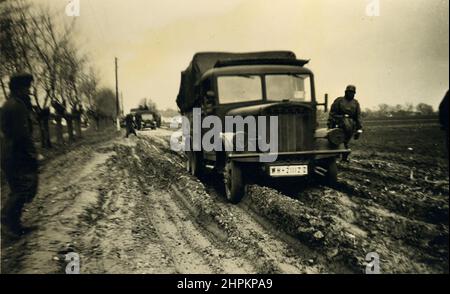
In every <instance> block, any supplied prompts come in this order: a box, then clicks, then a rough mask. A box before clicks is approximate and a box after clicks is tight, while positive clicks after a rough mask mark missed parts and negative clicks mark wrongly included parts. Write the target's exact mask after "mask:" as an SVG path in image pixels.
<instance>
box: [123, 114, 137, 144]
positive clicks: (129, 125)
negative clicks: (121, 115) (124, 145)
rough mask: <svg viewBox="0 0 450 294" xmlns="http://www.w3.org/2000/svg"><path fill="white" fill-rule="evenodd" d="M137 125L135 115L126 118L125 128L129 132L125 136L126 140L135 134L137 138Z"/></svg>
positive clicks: (128, 115)
mask: <svg viewBox="0 0 450 294" xmlns="http://www.w3.org/2000/svg"><path fill="white" fill-rule="evenodd" d="M135 125H136V124H135V123H134V120H133V115H131V113H129V114H127V116H125V128H126V130H127V134H126V135H125V137H126V138H128V136H129V135H130V134H134V135H135V136H136V137H137V134H136V131H135V129H134V128H135Z"/></svg>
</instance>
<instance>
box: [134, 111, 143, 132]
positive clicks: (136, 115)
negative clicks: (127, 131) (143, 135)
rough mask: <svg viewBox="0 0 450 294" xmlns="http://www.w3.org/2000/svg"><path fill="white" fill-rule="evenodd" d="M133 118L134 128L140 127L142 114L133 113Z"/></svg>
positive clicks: (139, 128)
mask: <svg viewBox="0 0 450 294" xmlns="http://www.w3.org/2000/svg"><path fill="white" fill-rule="evenodd" d="M134 117H135V120H136V128H137V129H138V130H141V129H142V115H141V114H140V113H136V114H135V116H134Z"/></svg>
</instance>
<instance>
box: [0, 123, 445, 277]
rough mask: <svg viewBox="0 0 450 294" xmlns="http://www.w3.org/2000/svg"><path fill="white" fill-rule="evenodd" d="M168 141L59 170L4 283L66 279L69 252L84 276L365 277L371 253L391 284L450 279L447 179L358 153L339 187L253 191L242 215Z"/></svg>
mask: <svg viewBox="0 0 450 294" xmlns="http://www.w3.org/2000/svg"><path fill="white" fill-rule="evenodd" d="M170 135H171V131H169V130H165V129H158V130H156V131H144V132H140V133H139V137H138V138H136V137H131V138H129V139H123V138H117V139H113V140H110V141H106V142H102V143H100V144H93V145H87V146H82V147H80V148H78V149H76V150H73V151H71V152H69V153H67V154H66V155H63V156H59V157H57V158H56V159H54V160H51V161H49V162H48V163H47V164H46V165H45V166H44V168H43V169H42V171H41V174H40V182H41V185H40V187H39V193H38V195H37V197H36V198H35V200H34V201H33V202H32V203H31V204H30V205H28V206H27V207H26V209H27V210H26V212H25V213H24V222H25V223H26V224H36V225H38V229H37V230H36V231H34V232H33V233H31V234H30V235H28V236H26V237H24V238H22V239H21V240H18V241H11V240H2V272H3V273H64V269H65V266H66V261H65V260H64V256H65V254H67V253H68V252H75V253H78V254H79V256H80V262H81V267H80V270H81V272H82V273H363V272H364V270H365V264H366V261H365V257H366V254H367V253H369V252H376V253H377V254H378V255H379V256H380V267H381V271H382V272H388V273H393V272H402V273H403V272H421V273H422V272H423V273H440V272H448V177H447V178H445V176H441V177H440V178H438V179H428V178H426V179H425V178H424V177H423V176H422V174H421V173H422V172H423V171H421V170H418V169H411V167H410V166H409V165H408V163H407V162H402V160H393V159H392V158H389V156H387V155H385V154H377V155H374V154H372V155H371V156H367V154H363V153H358V152H356V153H355V155H354V161H353V162H352V163H351V164H346V165H343V166H340V168H341V171H342V173H341V177H340V182H339V184H338V185H337V186H336V187H324V186H320V185H319V184H318V183H314V182H308V181H297V182H288V181H286V182H282V183H270V182H266V183H255V184H252V185H250V186H249V187H248V191H247V196H246V197H245V198H244V200H243V201H242V202H241V203H240V204H238V205H232V204H229V203H227V202H226V200H225V198H224V196H223V191H222V187H221V185H220V183H221V180H220V178H219V177H218V176H216V175H214V174H212V173H209V174H207V176H206V177H205V178H204V179H202V181H199V180H198V179H196V178H194V177H192V176H191V175H189V174H188V173H187V172H186V171H185V168H184V165H183V162H184V159H183V155H182V154H179V153H176V152H173V151H171V150H170V148H169V143H168V140H169V137H170ZM411 170H413V172H412V173H411ZM438 180H442V181H443V183H444V184H442V181H441V182H440V181H438ZM286 187H289V188H286Z"/></svg>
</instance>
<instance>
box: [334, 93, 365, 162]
mask: <svg viewBox="0 0 450 294" xmlns="http://www.w3.org/2000/svg"><path fill="white" fill-rule="evenodd" d="M355 94H356V87H355V86H353V85H348V86H347V88H346V89H345V96H344V97H338V98H336V100H334V102H333V104H332V105H331V110H330V115H329V118H328V128H341V129H342V130H343V131H344V133H345V142H344V145H345V148H348V143H349V142H350V140H351V138H352V137H354V138H355V140H357V139H358V138H359V136H360V135H361V133H362V122H361V107H360V106H359V102H358V101H357V100H356V99H355ZM342 160H343V161H348V153H346V154H345V155H343V157H342Z"/></svg>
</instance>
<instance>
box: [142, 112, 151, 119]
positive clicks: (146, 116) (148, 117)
mask: <svg viewBox="0 0 450 294" xmlns="http://www.w3.org/2000/svg"><path fill="white" fill-rule="evenodd" d="M142 119H143V120H153V114H151V113H144V114H142Z"/></svg>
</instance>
